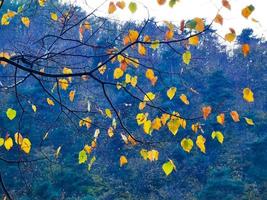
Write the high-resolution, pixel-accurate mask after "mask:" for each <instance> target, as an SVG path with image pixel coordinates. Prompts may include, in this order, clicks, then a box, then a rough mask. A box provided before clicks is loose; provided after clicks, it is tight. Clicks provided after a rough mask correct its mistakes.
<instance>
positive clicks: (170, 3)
mask: <svg viewBox="0 0 267 200" xmlns="http://www.w3.org/2000/svg"><path fill="white" fill-rule="evenodd" d="M177 1H178V0H170V1H169V6H170V7H171V8H172V7H173V6H174V5H175V4H176V2H177Z"/></svg>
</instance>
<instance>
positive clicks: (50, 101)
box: [46, 98, 55, 106]
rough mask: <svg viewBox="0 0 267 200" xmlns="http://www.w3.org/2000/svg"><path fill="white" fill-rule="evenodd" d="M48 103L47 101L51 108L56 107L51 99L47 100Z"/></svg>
mask: <svg viewBox="0 0 267 200" xmlns="http://www.w3.org/2000/svg"><path fill="white" fill-rule="evenodd" d="M46 101H47V103H48V105H49V106H54V105H55V103H54V101H53V100H52V99H50V98H46Z"/></svg>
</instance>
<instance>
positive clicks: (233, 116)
mask: <svg viewBox="0 0 267 200" xmlns="http://www.w3.org/2000/svg"><path fill="white" fill-rule="evenodd" d="M230 115H231V117H232V119H233V120H234V122H239V121H240V119H239V114H238V112H236V111H232V112H231V113H230Z"/></svg>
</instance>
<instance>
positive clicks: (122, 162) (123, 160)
mask: <svg viewBox="0 0 267 200" xmlns="http://www.w3.org/2000/svg"><path fill="white" fill-rule="evenodd" d="M127 163H128V160H127V158H126V157H125V156H121V157H120V167H122V166H123V165H125V164H127Z"/></svg>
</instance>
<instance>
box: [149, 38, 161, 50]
mask: <svg viewBox="0 0 267 200" xmlns="http://www.w3.org/2000/svg"><path fill="white" fill-rule="evenodd" d="M159 45H160V41H159V40H155V41H152V44H151V46H150V47H151V48H152V49H153V50H156V49H157V48H159Z"/></svg>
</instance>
